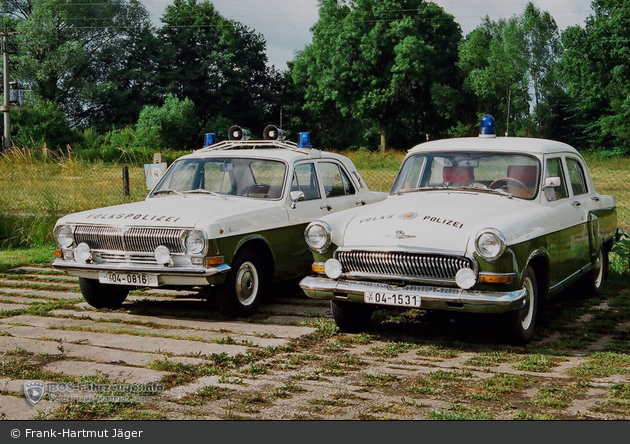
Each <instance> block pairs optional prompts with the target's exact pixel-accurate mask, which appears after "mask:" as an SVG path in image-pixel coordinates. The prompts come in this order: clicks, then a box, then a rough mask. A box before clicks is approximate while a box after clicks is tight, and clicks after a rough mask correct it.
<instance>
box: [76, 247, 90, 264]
mask: <svg viewBox="0 0 630 444" xmlns="http://www.w3.org/2000/svg"><path fill="white" fill-rule="evenodd" d="M74 257H76V258H77V260H78V261H79V262H86V261H87V260H88V259H90V258H91V257H92V255H91V253H90V246H89V245H88V244H86V243H85V242H81V243H80V244H79V245H77V249H76V251H75V254H74Z"/></svg>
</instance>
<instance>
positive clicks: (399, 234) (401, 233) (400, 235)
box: [387, 230, 417, 239]
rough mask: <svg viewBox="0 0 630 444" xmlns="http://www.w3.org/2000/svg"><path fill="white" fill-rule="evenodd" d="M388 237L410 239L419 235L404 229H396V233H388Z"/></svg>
mask: <svg viewBox="0 0 630 444" xmlns="http://www.w3.org/2000/svg"><path fill="white" fill-rule="evenodd" d="M387 237H394V238H396V239H409V238H410V237H417V236H414V235H412V234H405V232H404V231H403V230H396V234H395V235H394V236H392V235H387Z"/></svg>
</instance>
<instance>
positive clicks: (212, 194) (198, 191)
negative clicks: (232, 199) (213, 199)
mask: <svg viewBox="0 0 630 444" xmlns="http://www.w3.org/2000/svg"><path fill="white" fill-rule="evenodd" d="M184 194H210V195H211V196H218V197H221V198H223V199H227V198H226V197H225V196H224V195H223V194H221V193H215V192H214V191H210V190H204V189H203V188H195V189H194V190H188V191H184Z"/></svg>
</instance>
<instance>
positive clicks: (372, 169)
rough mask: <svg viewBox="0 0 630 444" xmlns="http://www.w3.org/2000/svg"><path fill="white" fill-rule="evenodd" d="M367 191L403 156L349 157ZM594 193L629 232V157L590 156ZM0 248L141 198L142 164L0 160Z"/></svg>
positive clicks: (382, 184)
mask: <svg viewBox="0 0 630 444" xmlns="http://www.w3.org/2000/svg"><path fill="white" fill-rule="evenodd" d="M344 154H346V155H348V156H349V157H351V158H353V161H354V162H355V165H357V168H358V169H359V171H360V172H361V174H362V176H363V179H364V180H365V182H366V184H367V185H368V187H369V188H370V189H372V190H374V191H389V189H390V188H391V186H392V183H393V181H394V178H395V177H396V174H397V172H398V167H399V166H400V162H401V161H402V158H403V157H404V154H405V153H404V152H403V153H392V154H389V155H386V156H387V157H383V156H381V155H380V154H378V153H355V154H352V155H350V154H349V153H344ZM587 164H588V165H589V169H590V171H591V175H592V177H593V181H594V184H595V188H596V191H597V192H598V193H599V194H610V195H612V196H614V197H615V199H616V202H617V215H618V221H619V227H620V228H621V229H622V230H623V231H624V232H625V233H629V232H630V186H628V183H629V179H630V159H626V158H616V159H603V158H599V157H594V156H593V157H587ZM0 187H1V189H2V190H3V192H2V193H0V246H2V245H5V246H6V245H7V244H9V245H16V244H24V243H28V242H41V241H50V240H52V235H51V231H52V226H53V225H54V223H55V221H56V220H57V219H58V218H59V217H61V216H62V215H64V214H68V213H72V212H77V211H83V210H89V209H93V208H100V207H105V206H110V205H117V204H123V203H129V202H137V201H140V200H143V199H144V198H145V197H146V195H147V193H148V186H147V174H146V173H145V167H144V166H127V165H117V164H89V163H86V162H78V161H72V160H69V159H65V160H63V159H62V161H56V162H35V161H7V158H6V156H5V158H3V159H0Z"/></svg>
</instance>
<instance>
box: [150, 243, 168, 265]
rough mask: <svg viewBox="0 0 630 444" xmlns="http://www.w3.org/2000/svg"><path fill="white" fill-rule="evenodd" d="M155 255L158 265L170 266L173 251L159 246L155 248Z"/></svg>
mask: <svg viewBox="0 0 630 444" xmlns="http://www.w3.org/2000/svg"><path fill="white" fill-rule="evenodd" d="M153 254H154V255H155V260H156V261H157V263H158V264H168V263H169V262H170V260H171V251H170V250H169V249H168V247H165V246H164V245H158V246H157V247H155V250H153Z"/></svg>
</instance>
